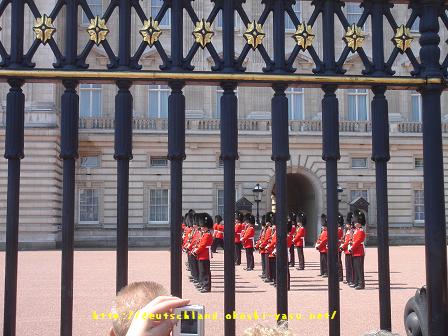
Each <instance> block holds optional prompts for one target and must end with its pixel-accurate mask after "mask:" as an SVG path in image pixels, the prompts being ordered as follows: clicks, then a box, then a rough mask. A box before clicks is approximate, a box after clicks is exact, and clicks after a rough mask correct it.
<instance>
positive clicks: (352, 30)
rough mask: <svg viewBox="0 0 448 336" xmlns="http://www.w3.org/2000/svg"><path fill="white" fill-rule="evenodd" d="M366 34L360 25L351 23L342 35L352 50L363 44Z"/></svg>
mask: <svg viewBox="0 0 448 336" xmlns="http://www.w3.org/2000/svg"><path fill="white" fill-rule="evenodd" d="M365 38H366V36H365V34H364V32H363V31H362V28H361V27H358V26H357V25H355V24H353V25H351V26H350V27H348V28H347V30H346V32H345V36H344V40H345V43H346V44H347V47H349V48H350V49H351V50H352V51H353V52H355V51H356V50H358V49H359V48H361V47H362V45H363V44H364V40H365Z"/></svg>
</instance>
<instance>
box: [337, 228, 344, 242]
mask: <svg viewBox="0 0 448 336" xmlns="http://www.w3.org/2000/svg"><path fill="white" fill-rule="evenodd" d="M343 235H344V230H343V229H342V228H341V227H340V226H339V227H338V242H339V244H340V243H342V236H343Z"/></svg>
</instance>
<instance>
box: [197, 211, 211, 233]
mask: <svg viewBox="0 0 448 336" xmlns="http://www.w3.org/2000/svg"><path fill="white" fill-rule="evenodd" d="M197 217H198V224H199V226H200V227H201V228H206V229H211V228H212V227H213V219H212V216H210V215H209V214H208V213H206V212H203V213H199V214H197Z"/></svg>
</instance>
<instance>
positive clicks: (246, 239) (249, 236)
mask: <svg viewBox="0 0 448 336" xmlns="http://www.w3.org/2000/svg"><path fill="white" fill-rule="evenodd" d="M254 236H255V229H254V227H253V226H252V225H249V227H248V228H247V229H246V230H244V236H243V238H242V239H241V242H242V243H243V247H244V248H245V249H247V248H253V247H254Z"/></svg>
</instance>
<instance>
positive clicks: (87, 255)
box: [0, 246, 425, 336]
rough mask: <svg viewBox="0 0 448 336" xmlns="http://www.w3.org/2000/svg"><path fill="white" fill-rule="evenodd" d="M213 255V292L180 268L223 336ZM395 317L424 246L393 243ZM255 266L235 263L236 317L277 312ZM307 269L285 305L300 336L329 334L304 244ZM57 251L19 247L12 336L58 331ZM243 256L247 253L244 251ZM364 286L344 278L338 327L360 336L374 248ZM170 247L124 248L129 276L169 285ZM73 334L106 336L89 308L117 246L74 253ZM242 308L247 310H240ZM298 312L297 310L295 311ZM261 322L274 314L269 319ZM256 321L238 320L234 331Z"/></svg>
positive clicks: (219, 273) (319, 285)
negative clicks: (196, 286)
mask: <svg viewBox="0 0 448 336" xmlns="http://www.w3.org/2000/svg"><path fill="white" fill-rule="evenodd" d="M214 256H215V258H214V259H213V261H212V277H213V280H212V281H213V285H212V292H211V293H206V294H200V293H198V292H197V291H196V290H195V289H194V287H193V286H192V284H191V283H190V282H189V281H188V280H187V274H186V273H185V272H184V274H183V285H184V295H183V296H184V297H185V298H190V299H191V301H192V303H197V304H204V305H205V306H206V311H207V312H209V313H213V312H216V313H217V317H218V319H217V320H208V321H206V334H207V335H216V336H218V335H223V323H224V322H223V320H222V319H223V318H224V316H223V313H222V311H223V310H222V307H223V302H224V300H223V297H224V269H223V268H224V267H223V259H224V258H223V252H222V250H219V253H217V254H215V255H214ZM390 256H391V282H392V283H391V287H392V323H393V329H394V331H395V332H397V333H399V334H400V335H405V333H404V328H403V322H402V321H403V308H404V305H405V303H406V301H407V300H408V298H409V297H410V296H412V295H413V294H414V293H415V290H416V289H417V288H419V287H420V286H421V285H422V284H424V280H425V276H424V274H425V269H424V247H423V246H401V247H391V249H390ZM255 257H256V262H257V263H256V271H253V272H246V271H244V270H243V267H244V263H243V265H242V266H238V267H237V271H236V279H237V284H236V287H237V309H236V311H237V313H238V314H240V317H241V318H242V317H246V318H247V317H248V316H249V315H250V316H253V315H254V310H256V311H257V313H258V315H259V316H260V320H259V321H258V322H260V321H261V319H262V314H263V313H265V314H266V316H268V315H269V314H275V311H276V308H275V289H274V287H272V286H270V285H268V284H265V283H264V282H262V281H261V279H260V278H259V277H258V274H259V273H260V272H259V270H260V263H259V262H260V260H259V259H260V258H259V255H258V254H257V255H256V256H255ZM4 258H5V254H4V252H1V253H0V273H1V274H0V286H1V287H0V288H1V290H0V300H1V307H0V314H1V315H0V316H1V317H0V319H1V321H2V323H1V325H0V331H1V330H2V328H3V288H4ZM305 258H306V270H304V271H298V270H296V269H291V281H292V282H291V291H290V292H289V311H290V313H293V314H301V319H300V320H293V321H291V322H290V327H291V328H292V329H293V330H294V331H295V332H296V333H297V335H316V336H324V335H327V333H328V321H327V320H326V319H325V317H323V318H322V319H317V318H316V319H313V318H310V317H312V316H313V315H316V316H317V314H319V313H322V314H325V313H326V312H327V309H328V308H327V296H328V293H327V279H322V278H321V277H319V276H317V274H318V272H319V265H318V253H317V251H316V250H314V249H312V248H307V249H306V250H305ZM60 260H61V253H60V252H59V251H42V252H35V251H32V252H27V251H25V252H20V253H19V283H18V291H19V297H18V315H17V335H19V336H33V335H36V336H37V335H39V336H43V335H46V336H53V335H54V336H56V335H59V318H60V316H59V315H60V299H59V295H60V278H61V275H60V268H61V265H60V263H61V261H60ZM243 260H244V255H243ZM365 270H366V289H365V290H364V291H355V290H354V289H352V288H349V287H347V286H346V285H343V284H342V283H341V292H340V293H341V311H340V314H341V328H342V333H341V334H342V335H344V336H359V335H363V333H364V332H365V331H370V330H374V329H378V326H379V317H378V316H379V313H378V273H377V250H376V248H368V249H367V255H366V267H365ZM169 271H170V270H169V252H168V251H144V250H135V251H131V252H130V253H129V281H130V282H133V281H142V280H153V281H157V282H159V283H162V284H166V287H167V288H169V283H168V282H169ZM74 281H75V285H74V286H75V287H74V333H73V335H75V336H100V335H105V333H106V330H107V329H108V327H109V326H110V324H111V322H110V321H109V320H107V319H104V320H101V319H100V320H94V319H93V318H92V312H94V311H95V312H97V313H102V312H104V313H108V312H109V309H110V303H111V302H112V299H113V297H114V294H115V252H114V251H104V250H101V251H91V250H78V251H76V252H75V279H74ZM243 314H246V316H243ZM297 316H299V315H297ZM261 322H263V323H265V324H273V323H274V319H273V318H269V317H266V320H265V321H261ZM254 323H256V321H249V320H243V319H238V320H237V322H236V324H237V335H242V334H243V333H242V331H243V330H244V329H245V328H246V327H248V326H250V325H253V324H254Z"/></svg>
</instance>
